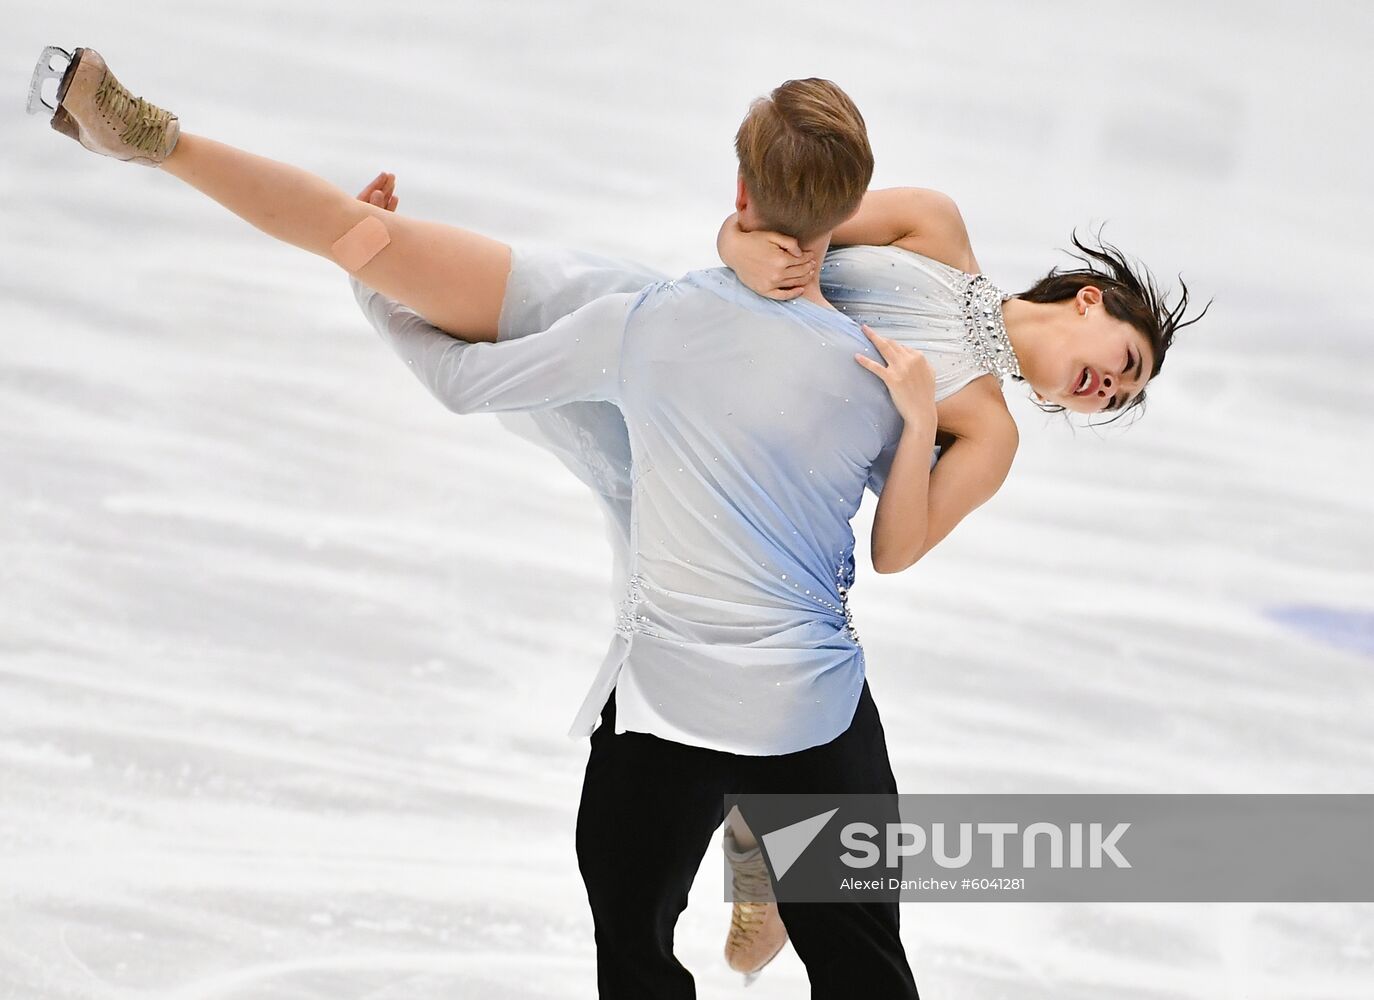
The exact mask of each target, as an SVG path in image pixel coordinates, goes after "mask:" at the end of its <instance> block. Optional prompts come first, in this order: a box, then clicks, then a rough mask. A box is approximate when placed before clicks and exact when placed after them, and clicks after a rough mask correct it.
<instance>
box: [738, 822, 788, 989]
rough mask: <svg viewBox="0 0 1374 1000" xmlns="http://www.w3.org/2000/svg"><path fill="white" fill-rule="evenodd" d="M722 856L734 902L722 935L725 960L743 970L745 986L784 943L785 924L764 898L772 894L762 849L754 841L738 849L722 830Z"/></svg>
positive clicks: (774, 907)
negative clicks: (725, 859) (750, 846)
mask: <svg viewBox="0 0 1374 1000" xmlns="http://www.w3.org/2000/svg"><path fill="white" fill-rule="evenodd" d="M725 856H726V858H727V859H728V860H729V862H730V872H731V881H732V883H733V886H734V896H735V904H734V910H733V912H732V913H731V914H730V933H729V935H728V936H727V937H726V939H725V962H726V964H727V965H729V966H730V968H732V969H734V970H735V971H736V972H742V973H744V984H745V985H746V986H747V985H749V984H750V983H752V982H753V981H754V980H755V979H757V978H758V975H759V973H760V972H761V971H763V967H764V966H766V965H767V964H768V963H769V962H771V961H773V959H775V958H777V956H778V953H779V952H781V951H782V947H783V945H785V944H786V943H787V928H786V927H784V926H783V923H782V917H780V916H779V915H778V904H777V903H774V902H764V900H767V899H771V898H772V895H773V890H772V884H771V883H770V882H769V880H768V868H767V865H766V864H765V863H764V860H763V851H762V849H760V848H759V846H758V845H757V844H755V845H754V846H753V847H752V848H750V849H749V850H747V851H745V850H741V849H740V848H739V847H738V846H736V844H735V840H734V837H733V836H732V835H731V833H730V831H729V830H728V829H727V830H726V831H725Z"/></svg>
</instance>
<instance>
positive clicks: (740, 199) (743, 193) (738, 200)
mask: <svg viewBox="0 0 1374 1000" xmlns="http://www.w3.org/2000/svg"><path fill="white" fill-rule="evenodd" d="M748 208H749V191H748V189H747V188H745V186H744V175H743V174H739V175H738V176H737V177H736V179H735V211H736V212H738V213H739V214H740V215H743V214H744V213H745V212H746V211H747V210H748Z"/></svg>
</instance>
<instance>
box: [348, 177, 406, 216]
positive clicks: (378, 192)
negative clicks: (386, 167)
mask: <svg viewBox="0 0 1374 1000" xmlns="http://www.w3.org/2000/svg"><path fill="white" fill-rule="evenodd" d="M395 192H396V175H395V174H388V173H380V174H378V175H377V178H376V180H374V181H373V182H372V183H371V184H369V185H368V186H367V187H365V188H363V189H362V191H360V192H358V200H359V201H365V202H367V203H368V204H369V205H376V206H377V207H378V208H384V209H386V210H387V211H388V212H394V211H396V206H397V205H398V204H399V203H400V199H399V198H397V197H396V193H395Z"/></svg>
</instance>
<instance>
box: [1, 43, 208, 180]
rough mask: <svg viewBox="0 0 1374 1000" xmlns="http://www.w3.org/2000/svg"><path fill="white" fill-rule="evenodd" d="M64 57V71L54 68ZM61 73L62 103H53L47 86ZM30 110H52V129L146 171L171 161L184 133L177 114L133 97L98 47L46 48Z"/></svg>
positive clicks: (32, 85) (59, 90) (59, 91)
mask: <svg viewBox="0 0 1374 1000" xmlns="http://www.w3.org/2000/svg"><path fill="white" fill-rule="evenodd" d="M59 56H60V57H62V58H65V59H66V60H67V64H66V67H65V69H57V68H55V67H54V66H53V61H54V60H56V59H57V58H58V57H59ZM59 73H60V74H61V76H60V83H59V84H58V87H57V103H56V104H55V105H54V104H49V103H48V102H47V100H45V99H44V97H43V84H45V83H46V82H47V81H48V80H55V79H59V76H58V74H59ZM28 110H29V114H40V113H42V112H43V111H45V110H48V111H51V112H52V113H53V114H52V127H53V128H55V129H56V130H57V131H59V132H61V133H62V134H63V135H66V136H70V137H71V138H73V139H75V140H76V141H77V142H79V143H81V145H83V146H85V147H86V148H87V149H89V150H91V151H92V152H96V153H99V154H101V155H102V156H111V157H114V158H115V159H116V160H128V161H132V162H134V163H141V164H143V165H144V166H146V167H156V166H157V165H158V164H160V163H161V162H162V161H163V160H165V159H167V157H168V156H169V155H170V154H171V152H172V150H173V149H174V148H175V147H176V144H177V139H178V137H179V136H180V135H181V122H180V121H179V120H178V119H177V116H176V115H174V114H172V113H171V112H170V111H164V110H163V109H162V108H159V107H156V106H155V105H152V104H149V103H148V102H147V101H145V100H144V99H143V98H141V97H134V96H133V95H132V94H130V93H129V91H128V89H127V88H125V87H124V86H122V85H121V84H120V82H119V81H118V80H117V79H116V78H115V75H114V74H113V73H111V72H110V68H109V67H108V66H106V65H105V60H104V59H102V58H101V57H100V53H99V52H97V51H96V50H95V49H77V50H76V52H75V53H74V54H73V53H69V52H67V51H66V50H65V49H60V48H58V47H56V46H51V45H50V46H48V47H47V48H46V49H44V50H43V54H42V55H41V56H40V57H39V60H38V65H37V67H36V68H35V69H34V71H33V81H32V82H31V83H30V85H29V106H28Z"/></svg>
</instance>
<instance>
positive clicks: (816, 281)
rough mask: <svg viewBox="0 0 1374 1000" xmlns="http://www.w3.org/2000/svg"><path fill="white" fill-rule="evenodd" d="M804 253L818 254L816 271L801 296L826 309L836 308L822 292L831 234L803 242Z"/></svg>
mask: <svg viewBox="0 0 1374 1000" xmlns="http://www.w3.org/2000/svg"><path fill="white" fill-rule="evenodd" d="M801 249H802V253H812V254H815V255H816V271H815V273H814V274H813V275H812V276H811V280H810V281H808V282H807V283H806V286H805V288H806V290H805V291H804V292H802V293H801V296H800V297H801V298H803V299H806V300H807V301H808V302H812V303H814V304H816V305H818V306H821V307H822V308H825V309H834V308H835V307H834V306H832V305H831V304H830V303H829V302H828V301H827V300H826V297H825V296H824V295H823V294H822V293H821V266H822V265H823V264H824V263H825V253H826V251H827V250H829V249H830V234H829V233H826V234H825V235H824V236H821V237H819V238H817V239H814V240H812V241H811V242H810V243H806V244H801Z"/></svg>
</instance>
